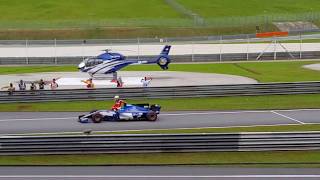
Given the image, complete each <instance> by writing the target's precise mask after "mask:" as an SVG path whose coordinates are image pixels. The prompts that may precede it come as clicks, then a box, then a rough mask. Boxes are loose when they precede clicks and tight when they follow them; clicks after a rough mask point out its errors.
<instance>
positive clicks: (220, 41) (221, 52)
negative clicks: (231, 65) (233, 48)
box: [219, 36, 222, 62]
mask: <svg viewBox="0 0 320 180" xmlns="http://www.w3.org/2000/svg"><path fill="white" fill-rule="evenodd" d="M219 59H220V62H221V61H222V36H220V57H219Z"/></svg>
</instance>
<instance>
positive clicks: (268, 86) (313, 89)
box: [0, 82, 320, 103]
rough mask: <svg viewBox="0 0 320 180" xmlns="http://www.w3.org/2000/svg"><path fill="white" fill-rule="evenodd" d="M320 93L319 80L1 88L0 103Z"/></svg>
mask: <svg viewBox="0 0 320 180" xmlns="http://www.w3.org/2000/svg"><path fill="white" fill-rule="evenodd" d="M314 93H320V82H299V83H265V84H237V85H204V86H173V87H147V88H102V89H68V90H52V91H51V90H41V91H40V90H39V91H16V92H13V95H8V93H7V92H6V91H0V103H11V102H44V101H75V100H110V99H113V97H114V95H115V94H117V95H120V96H121V97H122V98H124V99H145V98H157V99H160V98H192V97H193V98H194V97H218V96H253V95H282V94H314Z"/></svg>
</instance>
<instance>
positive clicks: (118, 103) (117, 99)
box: [111, 95, 126, 111]
mask: <svg viewBox="0 0 320 180" xmlns="http://www.w3.org/2000/svg"><path fill="white" fill-rule="evenodd" d="M125 104H126V102H125V101H123V100H121V99H120V97H119V96H118V95H116V96H114V105H113V106H112V108H111V109H112V110H113V111H118V110H119V109H121V107H122V106H124V105H125Z"/></svg>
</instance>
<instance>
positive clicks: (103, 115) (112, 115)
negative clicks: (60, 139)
mask: <svg viewBox="0 0 320 180" xmlns="http://www.w3.org/2000/svg"><path fill="white" fill-rule="evenodd" d="M160 109H161V107H160V106H159V105H157V104H153V105H151V106H150V105H149V104H125V105H124V106H123V107H122V108H121V109H119V110H118V111H113V110H93V111H91V112H90V113H89V114H86V115H80V116H79V122H80V123H89V122H94V123H100V122H102V121H120V120H127V121H130V120H132V121H140V120H147V121H156V120H157V119H158V114H159V113H160Z"/></svg>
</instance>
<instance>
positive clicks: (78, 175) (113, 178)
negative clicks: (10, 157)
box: [0, 166, 320, 180]
mask: <svg viewBox="0 0 320 180" xmlns="http://www.w3.org/2000/svg"><path fill="white" fill-rule="evenodd" d="M319 178H320V171H319V169H304V168H297V169H295V168H216V167H201V166H129V167H128V166H115V167H113V166H105V167H104V166H98V167H93V166H90V167H41V166H40V167H30V166H29V167H1V168H0V180H4V179H6V180H22V179H24V180H30V179H32V180H38V179H48V180H51V179H55V180H60V179H66V180H82V179H90V180H102V179H110V180H125V179H130V180H138V179H139V180H147V179H148V180H149V179H152V180H163V179H166V180H170V179H173V180H182V179H183V180H191V179H201V180H209V179H210V180H211V179H219V180H225V179H237V180H247V179H250V180H257V179H277V180H289V179H295V180H296V179H319Z"/></svg>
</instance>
